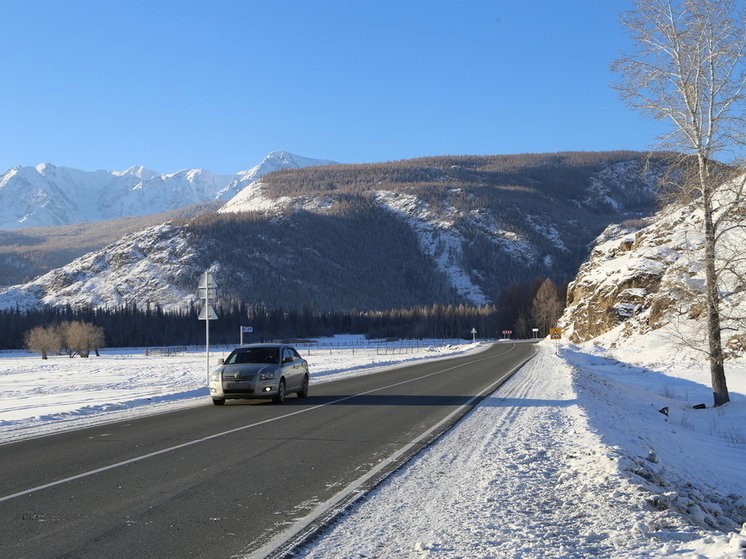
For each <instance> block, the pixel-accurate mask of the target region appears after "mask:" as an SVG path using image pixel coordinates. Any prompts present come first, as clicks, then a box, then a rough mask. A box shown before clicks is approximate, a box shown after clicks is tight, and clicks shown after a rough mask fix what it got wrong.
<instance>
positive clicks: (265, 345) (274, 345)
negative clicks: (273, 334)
mask: <svg viewBox="0 0 746 559" xmlns="http://www.w3.org/2000/svg"><path fill="white" fill-rule="evenodd" d="M252 347H274V348H280V347H288V345H287V344H245V345H242V346H238V347H237V348H236V349H251V348H252Z"/></svg>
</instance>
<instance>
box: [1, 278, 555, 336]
mask: <svg viewBox="0 0 746 559" xmlns="http://www.w3.org/2000/svg"><path fill="white" fill-rule="evenodd" d="M543 282H544V278H540V277H537V278H535V279H534V280H532V281H531V282H526V283H514V284H511V285H510V286H509V287H508V288H507V289H506V290H505V291H504V292H503V294H502V295H501V297H500V298H499V301H498V304H497V305H489V306H485V307H472V306H466V305H442V304H435V305H431V306H419V307H412V308H407V309H392V310H388V311H364V312H360V311H354V310H353V311H317V310H315V309H313V308H312V307H310V306H305V307H303V308H302V309H300V310H287V309H281V308H274V309H269V308H266V307H264V306H261V305H255V306H250V305H246V304H232V305H230V304H229V305H222V306H219V307H217V308H216V312H217V315H218V319H217V320H212V321H210V342H211V344H215V345H223V344H227V345H237V344H238V343H239V339H240V328H241V327H242V326H250V327H251V328H252V329H253V332H252V333H246V334H244V339H243V341H244V343H252V342H264V341H275V340H293V339H312V338H314V337H320V336H332V335H335V334H359V335H360V336H361V337H367V338H414V339H423V338H441V339H443V338H445V339H456V338H462V339H471V337H472V334H471V331H472V329H473V328H474V329H476V330H477V336H478V337H479V338H500V337H502V331H503V330H506V329H507V330H512V331H513V337H514V338H516V337H530V336H531V335H532V332H531V328H532V325H531V319H530V317H531V310H532V305H533V304H534V298H535V295H536V292H537V291H538V289H539V287H540V285H541V284H542V283H543ZM199 313H200V308H198V307H190V308H189V309H188V310H186V311H181V312H164V311H163V310H162V309H161V308H160V307H158V306H155V307H153V306H146V307H144V308H138V307H137V306H136V305H131V306H127V307H122V308H118V309H101V308H72V307H70V306H67V307H46V308H42V309H33V310H28V311H21V310H19V309H10V310H0V331H2V332H3V336H1V337H0V350H8V349H21V348H23V347H24V334H25V333H26V332H28V331H29V330H31V329H32V328H35V327H37V326H50V325H55V324H61V323H63V322H69V321H81V322H89V323H92V324H94V325H96V326H100V327H102V328H103V329H104V335H105V338H106V340H105V346H106V347H165V346H194V345H202V344H204V343H205V322H204V321H203V320H199V319H198V316H199ZM545 334H546V332H541V335H545Z"/></svg>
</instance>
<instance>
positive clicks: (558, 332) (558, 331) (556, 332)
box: [549, 328, 562, 340]
mask: <svg viewBox="0 0 746 559" xmlns="http://www.w3.org/2000/svg"><path fill="white" fill-rule="evenodd" d="M549 337H550V338H551V339H553V340H560V339H562V328H550V329H549Z"/></svg>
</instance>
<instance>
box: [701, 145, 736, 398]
mask: <svg viewBox="0 0 746 559" xmlns="http://www.w3.org/2000/svg"><path fill="white" fill-rule="evenodd" d="M700 181H701V184H702V208H703V210H704V218H705V280H706V290H707V302H706V305H707V343H708V350H709V356H710V378H711V383H712V394H713V397H714V404H715V406H716V407H717V406H721V405H723V404H725V403H727V402H729V401H730V396H729V395H728V386H727V384H726V382H725V365H724V356H723V344H722V337H721V330H720V292H719V289H718V275H717V270H716V267H715V248H716V247H715V225H714V220H713V207H712V196H713V189H712V186H711V185H710V177H709V173H708V169H707V162H706V160H704V161H703V160H702V159H701V158H700Z"/></svg>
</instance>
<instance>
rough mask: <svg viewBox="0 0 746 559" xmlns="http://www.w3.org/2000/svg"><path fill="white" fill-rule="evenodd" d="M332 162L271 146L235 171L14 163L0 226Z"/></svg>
mask: <svg viewBox="0 0 746 559" xmlns="http://www.w3.org/2000/svg"><path fill="white" fill-rule="evenodd" d="M331 163H334V162H333V161H325V160H317V159H309V158H306V157H301V156H298V155H293V154H291V153H287V152H284V151H273V152H272V153H270V154H269V155H268V156H267V157H266V158H265V159H264V160H263V161H262V162H261V163H260V164H258V165H256V166H254V167H252V168H251V169H249V170H248V171H243V172H240V173H236V174H234V175H218V174H216V173H212V172H211V171H207V170H204V169H190V170H182V171H178V172H176V173H172V174H167V175H164V174H161V173H159V172H156V171H151V170H149V169H146V168H144V167H131V168H129V169H127V170H126V171H121V172H118V171H81V170H78V169H71V168H68V167H57V166H54V165H52V164H50V163H44V164H41V165H37V166H36V167H13V168H12V169H10V170H9V171H7V172H6V173H5V174H3V175H2V176H0V229H19V228H23V227H32V226H54V225H69V224H73V223H79V222H83V221H102V220H107V219H115V218H119V217H128V216H141V215H150V214H155V213H161V212H164V211H168V210H172V209H176V208H180V207H184V206H189V205H192V204H199V203H202V202H209V201H214V200H229V199H230V198H232V197H233V196H234V195H235V194H236V193H238V192H240V191H241V190H242V189H243V188H244V187H245V186H247V185H248V184H250V183H252V182H253V181H255V180H256V179H258V178H260V177H262V176H264V175H266V174H268V173H271V172H273V171H276V170H278V169H287V168H298V167H304V166H309V165H327V164H331Z"/></svg>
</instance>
